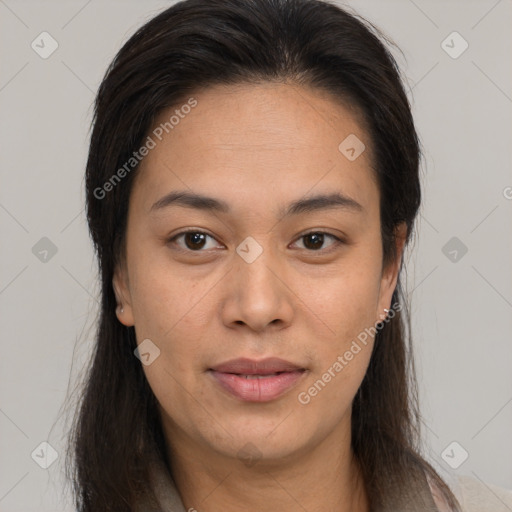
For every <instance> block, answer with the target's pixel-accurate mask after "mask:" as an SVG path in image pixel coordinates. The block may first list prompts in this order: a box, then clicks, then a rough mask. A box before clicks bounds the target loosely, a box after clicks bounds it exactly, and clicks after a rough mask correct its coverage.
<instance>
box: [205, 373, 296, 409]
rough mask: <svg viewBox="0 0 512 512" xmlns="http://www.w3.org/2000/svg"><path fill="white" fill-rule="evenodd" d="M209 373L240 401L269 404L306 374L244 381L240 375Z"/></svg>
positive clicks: (273, 376)
mask: <svg viewBox="0 0 512 512" xmlns="http://www.w3.org/2000/svg"><path fill="white" fill-rule="evenodd" d="M210 373H211V374H212V375H213V377H214V378H215V380H216V381H217V382H218V383H219V384H220V385H221V386H222V387H223V388H224V389H225V390H226V391H228V392H229V393H230V394H231V395H233V396H235V397H236V398H239V399H240V400H244V401H245V402H269V401H270V400H275V399H276V398H278V397H280V396H281V395H283V394H284V393H286V391H288V390H289V389H291V388H292V387H293V386H294V385H295V384H296V383H297V382H298V380H299V379H300V378H301V377H302V376H303V374H305V373H306V372H305V371H304V370H303V371H299V370H297V371H294V372H283V373H280V374H278V375H269V376H268V377H263V378H254V379H251V378H249V379H246V378H245V377H244V376H242V375H236V374H233V373H222V372H216V371H214V370H210Z"/></svg>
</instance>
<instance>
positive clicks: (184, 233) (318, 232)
mask: <svg viewBox="0 0 512 512" xmlns="http://www.w3.org/2000/svg"><path fill="white" fill-rule="evenodd" d="M190 233H193V234H200V235H206V236H209V237H210V238H213V239H214V240H215V237H213V236H212V235H210V234H209V233H206V232H205V231H200V230H197V229H189V230H186V231H181V232H180V233H177V234H176V235H173V236H172V237H171V238H169V239H168V240H167V243H169V244H171V243H173V242H174V241H175V240H177V239H178V238H179V237H181V236H183V235H187V234H190ZM308 235H324V236H328V237H330V238H333V239H334V241H335V243H334V244H333V245H332V246H331V247H330V248H328V249H318V250H314V249H304V250H306V251H307V252H311V253H324V254H326V253H328V252H331V250H335V249H336V248H337V247H338V246H340V245H342V244H344V243H345V241H344V240H343V239H341V238H339V237H337V236H336V235H333V234H332V233H328V232H326V231H309V232H308V233H304V234H302V235H301V236H299V237H298V238H297V241H298V240H300V239H301V238H304V237H306V236H308ZM178 250H179V251H182V252H188V253H201V252H206V251H205V250H201V249H199V250H197V251H193V250H191V249H184V248H182V247H178Z"/></svg>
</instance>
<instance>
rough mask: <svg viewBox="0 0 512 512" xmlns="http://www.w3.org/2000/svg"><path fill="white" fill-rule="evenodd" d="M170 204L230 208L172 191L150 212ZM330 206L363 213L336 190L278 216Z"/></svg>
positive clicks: (226, 210)
mask: <svg viewBox="0 0 512 512" xmlns="http://www.w3.org/2000/svg"><path fill="white" fill-rule="evenodd" d="M170 206H182V207H185V208H194V209H197V210H204V211H213V212H219V213H226V214H227V213H229V212H230V211H231V208H230V206H229V204H228V203H226V202H225V201H223V200H221V199H216V198H214V197H208V196H204V195H201V194H196V193H193V192H188V191H185V190H183V191H179V190H178V191H174V192H170V193H169V194H167V195H165V196H164V197H162V198H161V199H159V200H158V201H157V202H156V203H154V204H153V206H152V207H151V208H150V212H154V211H158V210H162V209H164V208H168V207H170ZM332 208H341V209H343V210H347V211H351V212H356V213H357V212H359V213H364V208H363V207H362V206H361V204H360V203H358V202H357V201H356V200H355V199H352V198H351V197H348V196H347V195H345V194H342V193H339V192H336V193H331V194H320V195H315V196H310V197H306V198H303V199H298V200H297V201H293V202H292V203H290V204H289V205H288V207H287V208H286V209H285V210H284V211H283V209H281V210H280V211H279V213H280V216H284V217H288V216H291V215H299V214H303V213H309V212H314V211H318V210H327V209H332Z"/></svg>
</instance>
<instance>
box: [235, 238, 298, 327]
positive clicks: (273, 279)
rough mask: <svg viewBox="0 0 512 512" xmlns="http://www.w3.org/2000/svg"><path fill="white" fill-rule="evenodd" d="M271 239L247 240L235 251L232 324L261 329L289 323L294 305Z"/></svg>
mask: <svg viewBox="0 0 512 512" xmlns="http://www.w3.org/2000/svg"><path fill="white" fill-rule="evenodd" d="M271 239H272V238H271V236H267V237H262V238H260V241H257V240H256V239H255V238H253V237H247V238H246V239H245V240H244V241H242V242H241V243H240V244H239V245H238V247H237V248H236V252H237V258H236V259H235V268H234V274H232V277H231V280H232V283H231V287H230V290H231V292H230V293H231V297H229V299H228V301H229V302H230V304H231V306H230V308H228V309H229V312H230V313H229V314H228V316H229V319H228V320H229V322H240V321H242V322H244V323H245V324H247V325H249V326H250V327H252V328H253V329H261V328H263V327H264V326H266V325H267V324H269V323H271V322H273V321H274V320H281V321H284V322H288V321H289V317H290V314H291V305H290V304H289V297H287V292H286V286H284V285H283V283H282V282H281V279H282V278H281V277H280V276H279V274H280V271H279V269H280V268H281V263H282V262H280V261H279V258H278V257H277V256H278V254H277V253H278V251H276V250H274V249H273V248H272V247H271Z"/></svg>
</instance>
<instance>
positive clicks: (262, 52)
mask: <svg viewBox="0 0 512 512" xmlns="http://www.w3.org/2000/svg"><path fill="white" fill-rule="evenodd" d="M386 43H387V44H392V43H391V42H390V41H389V40H388V39H387V38H386V37H385V36H384V35H383V34H382V33H381V32H380V31H379V30H378V29H377V28H375V27H374V26H373V25H372V24H371V23H369V22H368V21H366V20H364V19H362V18H361V17H359V16H357V15H356V14H351V13H349V12H348V11H347V10H346V9H342V8H340V7H338V6H337V5H334V4H331V3H328V2H324V1H320V0H184V1H181V2H178V3H176V4H174V5H172V6H171V7H170V8H168V9H166V10H165V11H163V12H162V13H160V14H159V15H157V16H156V17H154V18H153V19H151V20H150V21H149V22H147V23H146V24H145V25H143V26H142V27H141V28H140V29H139V30H137V32H136V33H135V34H134V35H133V36H132V37H131V38H130V39H129V40H128V41H127V42H126V44H124V46H123V47H122V48H121V50H120V51H119V52H118V54H117V55H116V57H115V58H114V60H113V62H112V63H111V65H110V67H109V69H108V70H107V72H106V75H105V77H104V79H103V81H102V83H101V85H100V88H99V91H98V94H97V97H96V102H95V111H94V121H93V130H92V134H91V141H90V148H89V156H88V161H87V169H86V194H87V219H88V223H89V229H90V233H91V237H92V240H93V243H94V247H95V250H96V252H97V256H98V263H99V269H100V280H101V307H100V317H99V319H98V325H97V332H96V342H95V343H96V344H95V350H94V355H93V357H92V360H91V362H90V368H89V369H88V372H87V378H86V381H85V383H84V388H83V396H82V397H81V399H80V404H79V407H78V408H77V414H76V418H75V420H74V425H73V428H72V430H71V432H70V436H69V444H68V459H67V462H68V465H67V471H68V478H69V479H70V480H71V481H72V483H73V489H74V495H75V501H76V505H77V509H78V510H79V511H80V512H96V511H98V510H102V511H106V510H109V511H110V510H111V511H130V510H133V506H134V503H135V502H136V500H137V499H138V498H139V497H140V496H143V495H144V494H145V493H148V492H149V489H150V488H151V485H150V481H149V472H148V464H149V455H150V454H156V456H157V457H161V458H162V459H163V457H165V455H164V453H165V439H164V436H163V431H162V427H161V422H160V417H159V414H158V407H157V402H156V398H155V396H154V394H153V392H152V391H151V389H150V387H149V385H148V382H147V380H146V378H145V375H144V372H143V370H142V366H141V364H140V361H139V360H138V359H137V358H136V357H134V354H133V351H134V349H135V348H136V339H135V332H134V328H133V327H125V326H123V325H122V324H121V323H120V322H119V321H118V320H117V317H116V314H115V308H116V299H115V295H114V291H113V288H112V277H113V272H114V267H115V265H116V263H117V262H118V261H119V258H120V256H121V254H122V252H121V251H122V250H123V240H124V236H125V230H126V220H127V210H128V201H129V196H130V190H131V186H132V181H133V178H134V175H135V174H136V172H137V166H134V168H133V170H131V171H130V172H127V173H126V175H125V176H123V179H122V180H120V182H119V183H116V184H115V186H112V187H109V189H108V191H106V188H105V187H104V184H105V183H107V182H108V181H109V180H110V179H111V178H112V176H113V174H115V173H116V171H117V170H118V169H119V168H122V166H123V165H124V164H125V163H126V162H127V161H129V159H130V158H131V157H132V156H133V152H134V151H136V150H137V149H138V148H140V147H141V146H142V144H143V142H144V140H145V138H146V137H147V135H148V133H149V131H150V130H151V128H152V126H153V123H154V121H155V119H156V117H157V116H158V115H159V113H160V112H162V110H163V109H166V108H169V107H173V106H176V105H179V104H181V103H182V102H183V101H184V98H187V97H190V96H191V95H192V94H193V93H194V92H195V91H198V90H199V89H200V88H205V87H208V86H212V85H216V84H238V83H257V82H261V81H267V82H269V81H270V82H272V81H287V82H290V83H293V84H295V85H298V86H307V87H312V88H313V89H315V88H316V89H318V90H322V91H324V92H325V91H327V92H329V93H330V94H331V96H332V97H333V98H335V99H337V100H340V101H342V102H343V103H345V104H347V103H349V104H351V105H355V106H356V107H358V109H359V110H360V111H361V112H362V114H363V118H364V122H365V125H366V128H367V130H368V135H369V137H370V140H371V145H372V154H373V157H374V158H373V159H374V162H373V167H374V172H375V175H376V178H377V181H378V185H379V190H380V198H381V201H380V204H381V209H380V220H381V234H382V246H383V264H384V265H386V264H387V263H389V262H390V261H392V260H393V259H394V258H395V257H396V254H395V243H394V242H395V239H394V230H395V228H396V227H397V226H398V225H399V224H400V223H401V222H405V223H406V225H407V243H409V241H410V239H411V236H412V234H413V224H414V221H415V218H416V215H417V213H418V209H419V207H420V202H421V191H420V180H419V164H420V158H421V150H420V143H419V140H418V136H417V133H416V130H415V126H414V123H413V119H412V115H411V110H410V104H409V102H408V99H407V95H406V93H405V90H404V86H403V83H402V78H401V74H400V71H399V67H398V65H397V63H396V61H395V60H394V58H393V56H392V54H391V52H390V50H389V49H388V48H387V45H386ZM402 268H403V260H402V261H401V270H402ZM403 299H404V297H403V291H402V289H401V284H400V280H399V281H398V284H397V287H396V290H395V291H394V294H393V300H392V303H393V304H395V303H399V304H400V305H401V311H396V312H395V315H394V317H393V319H392V320H391V321H389V322H387V323H385V324H384V326H383V327H382V328H381V329H380V330H379V331H378V333H377V334H376V338H375V345H374V350H373V353H372V356H371V361H370V364H369V367H368V371H367V373H366V376H365V378H364V380H363V382H362V384H361V387H360V389H359V390H358V392H357V394H356V396H355V399H354V403H353V411H352V445H353V451H354V454H355V456H356V457H357V460H358V461H359V464H360V466H361V468H362V472H363V477H364V481H365V485H366V488H367V492H368V495H369V499H370V503H371V506H372V510H377V509H380V508H381V507H384V506H386V505H387V504H389V503H394V502H397V496H399V495H403V494H406V493H407V492H410V490H411V489H412V488H413V483H414V482H416V481H422V482H423V483H424V482H425V475H428V476H429V478H430V479H431V480H432V481H433V483H434V484H435V486H436V487H437V488H439V490H440V492H441V494H442V495H443V496H444V497H445V499H446V500H447V502H448V503H449V504H450V505H451V507H452V508H453V510H458V505H457V503H456V500H455V498H454V497H453V495H452V493H451V492H450V490H449V488H448V487H447V486H446V485H445V484H444V482H443V480H442V479H441V478H440V476H439V475H438V474H437V473H436V471H435V470H434V469H433V468H432V467H431V465H429V464H428V463H427V462H426V460H424V458H423V457H422V456H421V446H420V430H419V424H420V417H419V412H418V411H419V409H418V403H417V387H416V381H415V376H414V367H413V364H412V363H413V360H412V353H411V340H410V319H409V315H408V312H407V304H406V303H405V302H404V300H403ZM416 503H419V501H418V502H416ZM409 510H421V509H420V508H410V509H409Z"/></svg>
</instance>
